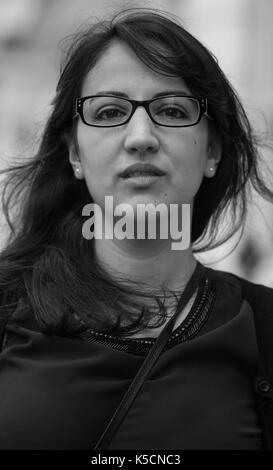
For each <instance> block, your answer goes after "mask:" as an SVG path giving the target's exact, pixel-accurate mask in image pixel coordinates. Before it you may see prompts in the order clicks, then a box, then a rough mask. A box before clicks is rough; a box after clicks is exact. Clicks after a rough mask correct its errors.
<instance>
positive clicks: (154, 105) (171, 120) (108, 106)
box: [83, 96, 200, 127]
mask: <svg viewBox="0 0 273 470" xmlns="http://www.w3.org/2000/svg"><path fill="white" fill-rule="evenodd" d="M149 110H150V113H151V116H152V118H153V119H154V121H155V122H157V123H158V124H162V125H167V126H174V127H175V126H178V127H179V126H188V125H191V124H195V123H196V122H197V121H198V118H199V113H200V108H199V102H198V100H196V99H195V98H189V97H186V96H168V97H163V98H158V99H155V100H153V101H151V103H150V105H149ZM131 113H132V103H130V101H127V100H125V99H122V98H119V97H113V96H96V97H93V98H89V99H87V100H85V101H84V103H83V115H84V119H85V121H86V122H87V123H88V124H91V125H95V126H102V127H103V126H115V125H119V124H122V123H124V122H126V121H127V120H128V118H129V116H130V114H131Z"/></svg>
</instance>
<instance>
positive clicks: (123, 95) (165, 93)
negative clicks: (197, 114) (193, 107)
mask: <svg viewBox="0 0 273 470" xmlns="http://www.w3.org/2000/svg"><path fill="white" fill-rule="evenodd" d="M101 95H106V96H107V95H115V96H119V97H121V98H128V99H130V97H129V95H127V93H124V92H123V91H118V90H107V91H106V90H105V91H99V92H97V93H94V95H92V96H101ZM168 95H185V96H191V93H189V92H188V91H186V90H165V91H160V92H159V93H155V94H154V95H153V98H159V97H160V96H168Z"/></svg>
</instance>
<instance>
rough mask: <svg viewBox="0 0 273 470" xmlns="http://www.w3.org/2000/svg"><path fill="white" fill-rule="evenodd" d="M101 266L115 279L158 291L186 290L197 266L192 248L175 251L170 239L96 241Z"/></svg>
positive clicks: (96, 250) (97, 255) (96, 252)
mask: <svg viewBox="0 0 273 470" xmlns="http://www.w3.org/2000/svg"><path fill="white" fill-rule="evenodd" d="M95 254H96V258H97V260H98V262H99V264H100V265H101V266H102V267H103V268H104V269H105V270H106V271H107V272H109V274H111V276H112V277H117V278H119V277H120V276H121V277H124V278H125V279H126V278H127V279H130V280H132V281H135V282H145V283H147V284H148V285H149V287H152V288H154V289H155V290H157V289H159V290H160V289H162V288H169V289H173V290H179V291H181V289H183V288H184V286H185V285H186V284H187V282H188V280H189V278H190V277H191V275H192V273H193V271H194V268H195V266H196V260H195V258H194V256H193V254H192V250H191V248H188V249H187V250H172V249H171V242H170V240H165V239H162V240H147V239H146V240H145V239H144V240H128V239H125V240H116V239H111V240H105V239H95Z"/></svg>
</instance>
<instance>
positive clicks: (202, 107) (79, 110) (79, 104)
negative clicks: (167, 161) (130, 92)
mask: <svg viewBox="0 0 273 470" xmlns="http://www.w3.org/2000/svg"><path fill="white" fill-rule="evenodd" d="M179 96H181V97H183V98H191V99H194V100H196V101H197V102H198V104H199V116H198V119H197V120H196V121H195V122H194V123H192V124H186V125H169V124H161V123H159V122H157V121H156V120H155V119H154V118H153V117H152V115H151V112H150V108H149V106H150V104H151V103H152V102H154V101H157V100H161V99H162V98H175V97H179ZM100 97H102V98H108V97H112V98H119V99H121V100H124V101H128V102H129V103H131V105H132V111H131V113H130V115H129V116H128V118H127V119H126V121H124V122H122V123H121V124H111V125H108V126H104V125H103V126H101V125H98V124H90V123H88V122H87V121H86V120H85V119H84V114H83V103H84V102H85V101H86V100H88V99H90V98H100ZM139 106H142V107H143V108H144V109H145V110H146V112H147V114H148V116H149V118H150V119H151V120H152V121H153V122H154V123H155V124H157V125H158V126H162V127H192V126H195V125H196V124H198V123H199V122H200V121H201V118H202V116H203V115H206V116H207V117H208V118H209V119H211V118H210V116H209V115H208V111H207V109H208V102H207V98H197V97H196V96H190V95H183V94H181V95H180V94H174V95H165V96H160V97H157V98H152V99H151V100H145V101H137V100H130V99H129V98H124V97H122V96H117V95H88V96H83V97H82V98H76V114H75V115H74V116H73V119H75V118H76V117H77V116H80V118H81V120H82V122H83V123H84V124H86V125H87V126H90V127H119V126H123V125H124V124H127V122H129V121H130V119H131V118H132V116H133V114H134V112H135V110H136V109H137V108H138V107H139Z"/></svg>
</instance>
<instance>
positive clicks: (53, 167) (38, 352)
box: [0, 9, 273, 450]
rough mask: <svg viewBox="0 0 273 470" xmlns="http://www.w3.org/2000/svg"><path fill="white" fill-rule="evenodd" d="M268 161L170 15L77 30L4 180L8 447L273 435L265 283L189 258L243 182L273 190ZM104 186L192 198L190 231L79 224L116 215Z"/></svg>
mask: <svg viewBox="0 0 273 470" xmlns="http://www.w3.org/2000/svg"><path fill="white" fill-rule="evenodd" d="M258 159H259V157H258V152H257V146H256V142H255V139H254V137H253V134H252V130H251V127H250V125H249V122H248V119H247V117H246V114H245V112H244V110H243V108H242V106H241V104H240V101H239V99H238V97H237V96H236V94H235V92H234V91H233V89H232V87H231V86H230V84H229V83H228V81H227V79H226V77H225V76H224V74H223V72H222V71H221V70H220V68H219V66H218V65H217V62H216V61H215V59H214V58H213V56H212V55H211V54H210V52H209V51H208V50H207V49H206V48H205V47H204V46H203V45H201V44H200V42H199V41H197V40H196V39H195V38H194V37H193V36H191V35H190V34H189V33H188V32H187V31H185V29H183V28H182V27H181V25H179V24H178V23H177V22H176V21H175V20H173V19H172V18H170V17H168V15H162V14H161V13H159V12H156V11H150V10H146V9H144V10H142V9H141V10H135V9H133V10H131V11H130V10H129V11H127V12H124V13H123V14H119V15H117V16H116V17H114V18H113V19H112V20H111V21H109V22H100V23H97V24H96V25H93V26H91V27H90V28H89V29H87V30H86V31H85V32H84V33H83V34H81V35H79V36H78V37H77V38H76V39H75V41H74V42H73V44H72V46H71V48H70V51H69V54H68V56H67V59H66V62H65V65H64V68H63V71H62V74H61V76H60V80H59V83H58V86H57V93H56V97H55V99H54V102H53V109H52V113H51V116H50V117H49V119H48V122H47V125H46V128H45V131H44V134H43V138H42V141H41V145H40V148H39V151H38V153H37V155H36V157H35V158H34V159H33V160H31V161H30V162H27V163H24V164H21V165H18V166H17V167H16V168H12V169H11V170H10V171H9V180H8V182H7V185H6V191H5V193H4V196H5V202H4V208H5V211H6V214H7V216H8V220H9V221H10V225H11V228H12V235H11V239H10V241H9V244H8V246H7V247H6V248H5V250H4V251H3V252H2V255H1V287H2V309H1V310H2V314H1V318H2V334H3V348H2V353H1V358H0V360H1V391H0V396H1V400H0V419H1V423H2V424H1V428H2V431H1V435H0V448H1V449H93V448H96V449H103V448H109V449H123V450H124V449H180V450H186V449H253V450H254V449H264V448H273V447H272V446H273V437H272V434H273V420H272V409H271V408H270V400H271V402H272V391H271V390H272V389H271V385H270V378H271V377H272V367H271V366H272V364H271V363H270V357H272V355H271V356H270V354H269V353H270V350H269V348H270V344H271V343H270V342H269V341H270V339H269V337H268V341H265V338H264V336H263V335H264V334H267V335H268V333H267V332H269V331H270V330H269V327H270V325H269V323H270V322H271V326H272V320H271V317H270V310H272V303H273V292H272V289H269V288H266V287H263V286H255V285H254V284H250V283H247V282H246V281H243V280H242V279H239V278H238V277H236V276H234V275H232V274H227V273H222V272H219V271H215V270H212V269H209V268H206V267H204V266H202V265H201V264H200V263H197V261H196V259H195V257H194V251H197V248H198V249H199V251H200V250H204V249H205V248H207V247H212V246H215V245H217V244H220V243H221V242H223V241H224V240H225V239H227V238H229V237H230V236H231V235H232V234H233V233H235V232H236V231H237V230H238V229H240V227H242V225H243V222H244V220H245V216H246V208H247V207H246V199H247V195H248V190H249V188H250V187H251V185H253V186H254V187H255V189H256V190H258V191H259V192H260V194H262V195H264V196H265V197H267V198H268V199H272V196H273V194H272V192H271V191H270V189H269V188H267V187H266V185H265V183H264V182H263V180H262V179H261V177H260V176H259V173H258ZM105 196H111V198H112V203H113V207H114V208H115V207H117V206H118V205H119V204H126V207H127V208H128V207H130V208H132V209H133V220H131V222H132V221H134V222H135V220H136V216H135V214H136V210H137V207H138V206H139V205H140V204H154V205H158V204H162V205H163V206H164V207H167V208H170V207H171V204H173V205H177V206H179V207H180V205H181V204H184V205H185V206H187V207H190V213H191V244H190V245H189V246H187V247H184V249H180V250H173V249H172V239H171V236H170V230H168V236H167V237H165V238H162V237H160V232H159V229H158V225H157V226H156V234H155V237H154V238H152V239H151V238H149V236H147V233H145V236H144V237H142V238H139V237H137V236H135V235H136V232H134V237H131V238H129V237H128V238H122V236H121V232H116V233H118V234H119V236H115V237H113V238H112V239H111V238H107V237H106V236H103V235H105V233H103V234H102V236H101V237H95V238H94V237H93V238H92V237H91V236H88V234H87V236H86V233H85V231H84V230H83V224H84V222H85V221H86V217H83V215H82V214H84V215H85V216H86V215H91V213H90V211H89V212H88V210H86V209H83V208H86V207H87V209H88V207H89V206H87V205H88V204H90V203H95V204H96V205H97V207H100V208H101V211H102V214H103V216H105V217H106V215H107V214H106V213H107V209H106V202H105V201H106V199H105ZM16 203H19V205H18V206H17V207H18V208H19V209H20V213H19V212H18V211H17V212H16V211H15V210H14V206H15V207H16ZM124 207H125V206H124ZM183 207H184V206H183ZM12 208H13V212H12V211H11V209H12ZM228 214H230V215H231V222H232V223H231V224H230V225H229V226H230V227H231V230H230V232H229V233H227V234H221V230H222V228H221V224H220V222H221V220H222V219H224V218H225V219H226V217H227V215H228ZM19 215H20V218H19V219H18V217H19ZM120 215H121V214H120ZM16 217H17V218H16ZM118 219H119V217H118V216H116V217H114V220H113V221H112V222H113V224H114V223H117V222H118ZM15 220H16V223H15ZM18 220H19V222H18ZM145 220H146V219H145ZM156 220H157V221H158V218H157V219H156ZM96 221H98V219H97V218H96ZM180 222H181V220H180ZM90 228H91V226H90ZM105 230H106V229H105ZM220 235H221V236H220ZM246 297H247V300H248V301H246V300H245V299H246ZM261 336H262V337H263V341H260V338H261ZM151 351H152V353H151ZM267 354H268V355H267ZM145 358H146V359H145ZM147 358H148V359H147ZM144 361H146V362H145V366H142V364H144ZM271 362H272V359H271ZM141 366H142V367H143V368H142V369H141ZM138 371H141V372H138ZM137 373H138V374H139V375H137ZM270 374H271V375H270ZM134 377H137V379H135V381H134V382H133V380H134ZM130 384H131V385H130ZM132 384H133V385H132ZM255 384H256V388H255V387H254V385H255ZM128 390H129V392H128ZM126 391H127V394H126ZM124 396H125V398H124ZM122 399H123V400H122ZM271 407H272V403H271ZM117 410H118V411H117ZM270 413H271V414H270ZM109 423H111V424H109Z"/></svg>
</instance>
